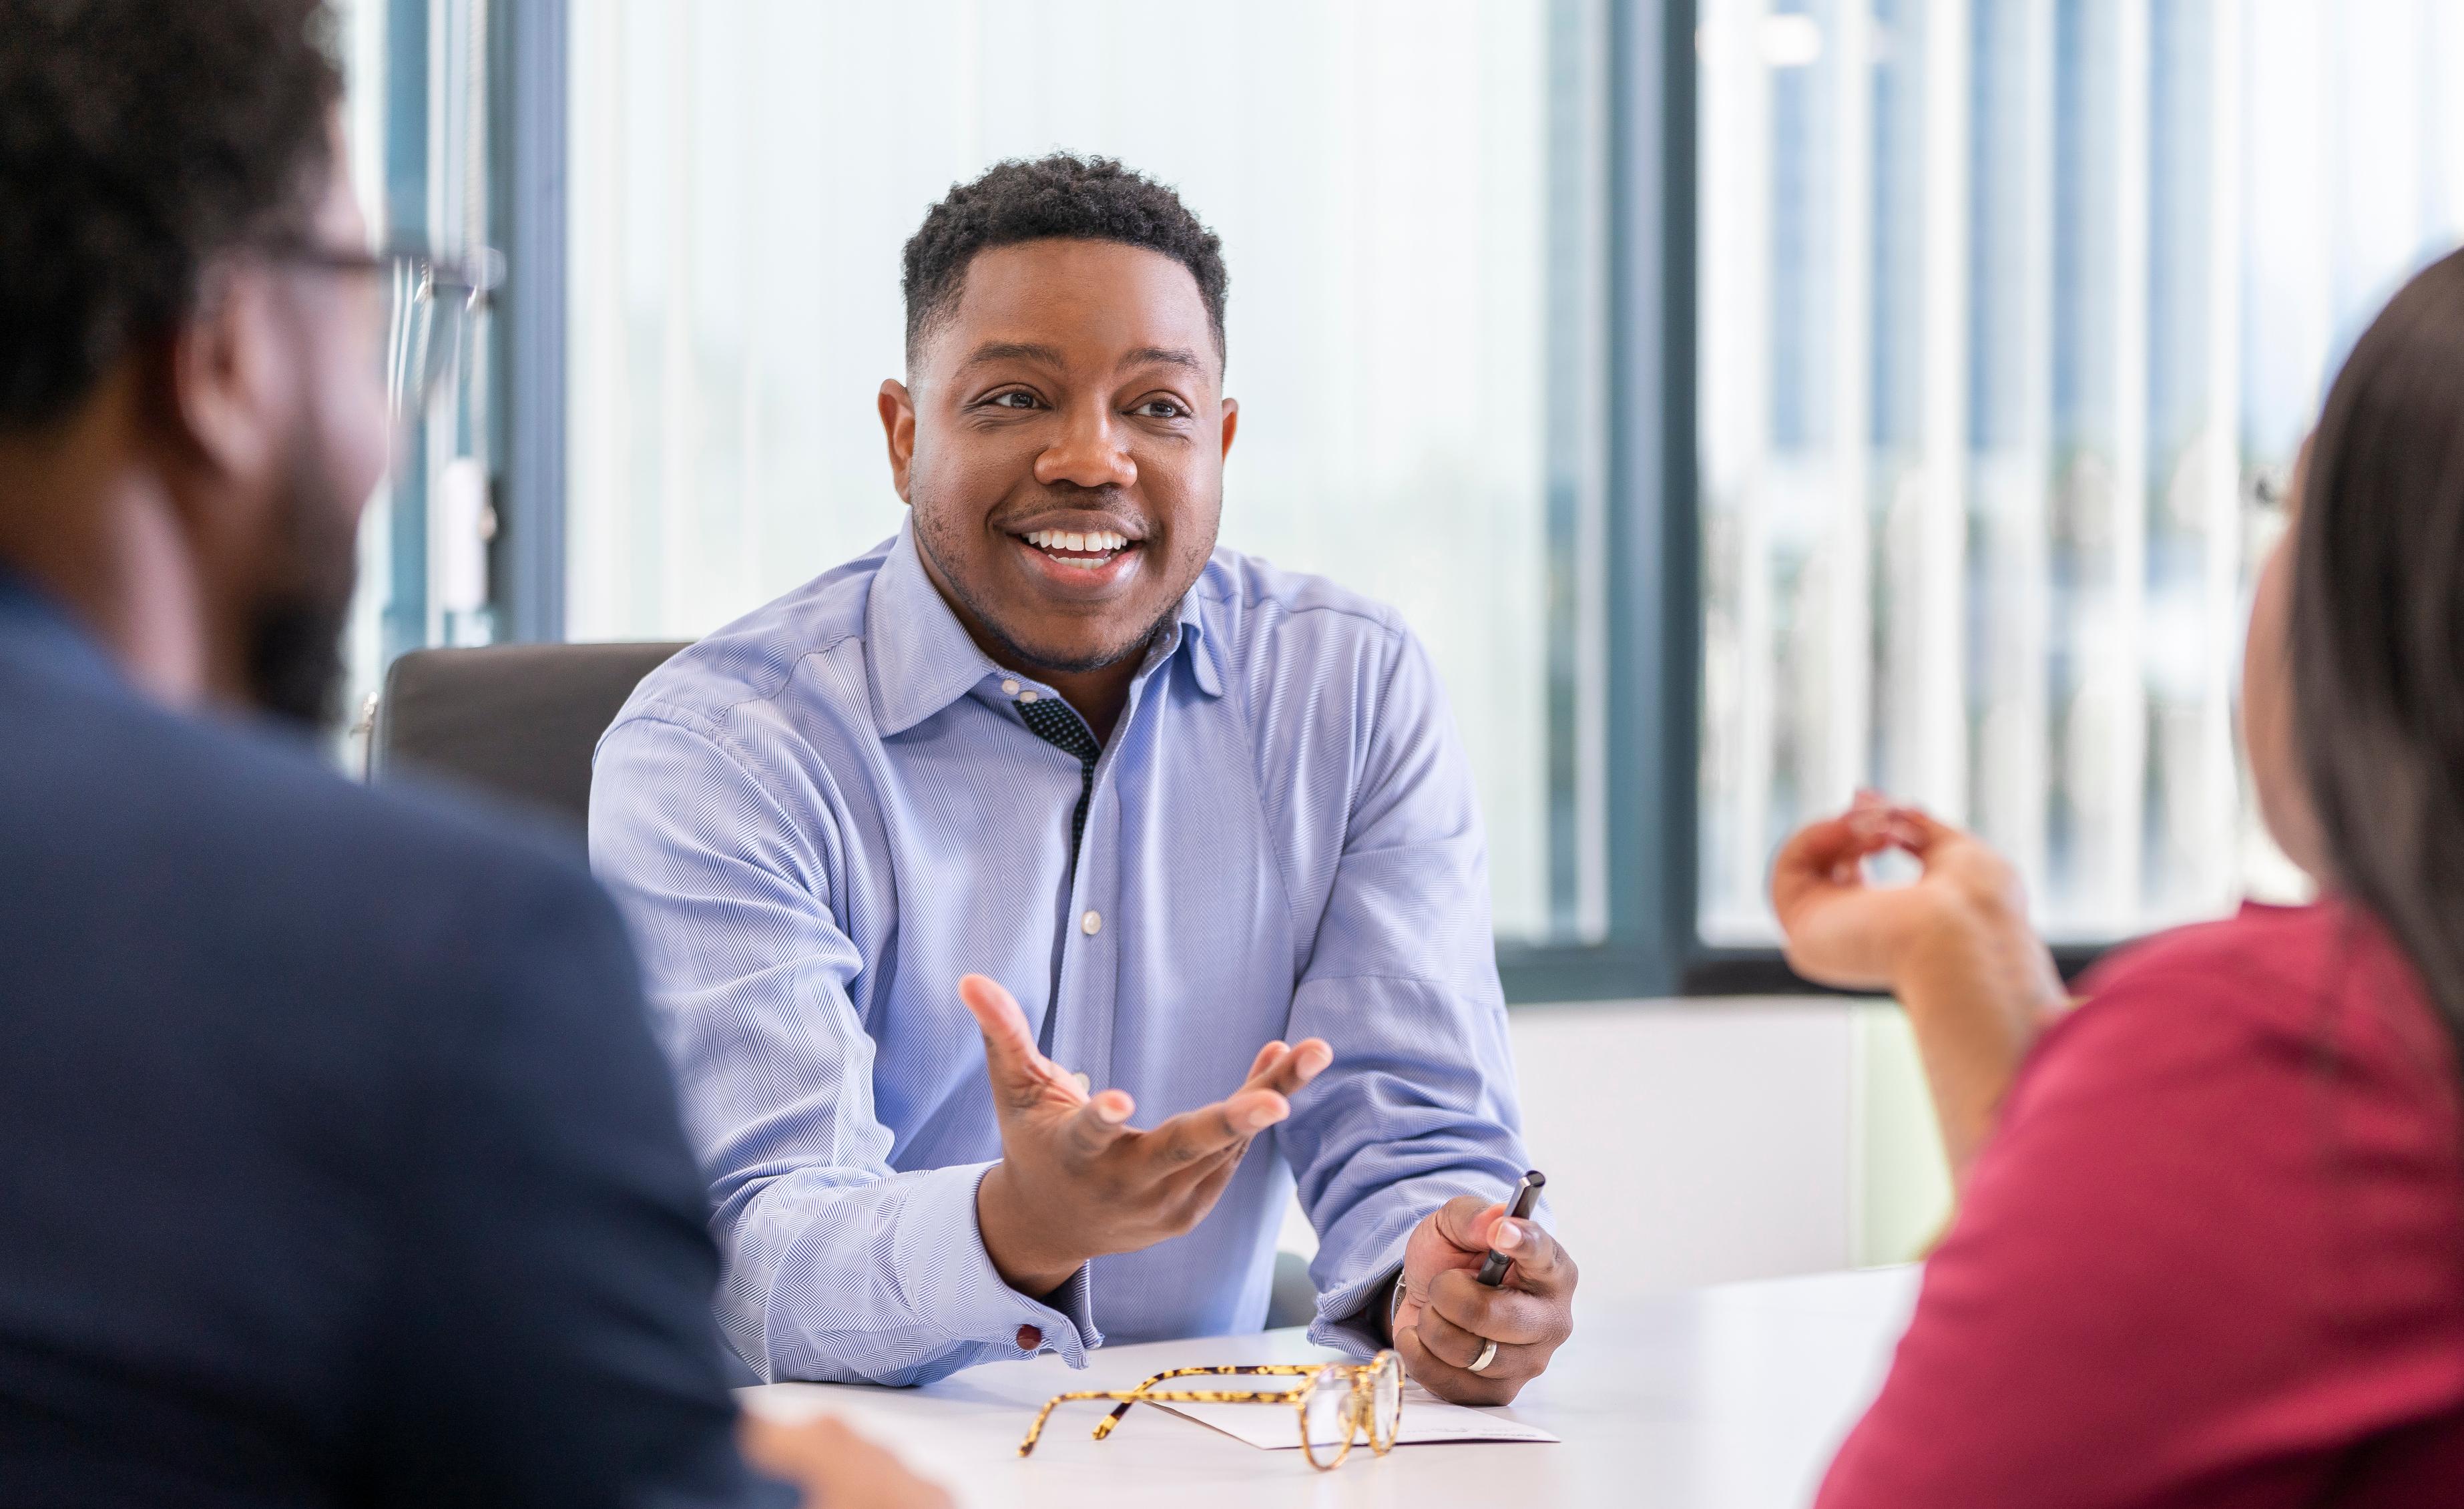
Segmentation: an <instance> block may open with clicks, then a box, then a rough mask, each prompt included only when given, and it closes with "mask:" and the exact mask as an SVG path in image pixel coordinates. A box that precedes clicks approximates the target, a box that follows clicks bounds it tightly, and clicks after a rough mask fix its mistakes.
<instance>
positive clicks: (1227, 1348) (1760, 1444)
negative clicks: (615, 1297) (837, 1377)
mask: <svg viewBox="0 0 2464 1509" xmlns="http://www.w3.org/2000/svg"><path fill="white" fill-rule="evenodd" d="M1915 1295H1916V1270H1914V1269H1908V1268H1898V1269H1881V1270H1876V1271H1873V1272H1869V1273H1857V1274H1833V1275H1823V1276H1816V1277H1812V1278H1787V1279H1775V1280H1771V1281H1769V1282H1764V1283H1750V1284H1729V1285H1724V1286H1722V1287H1719V1288H1713V1289H1702V1290H1695V1291H1692V1292H1690V1293H1685V1294H1678V1295H1670V1296H1666V1297H1662V1298H1652V1299H1643V1300H1639V1301H1635V1302H1632V1303H1627V1304H1601V1305H1593V1306H1586V1305H1584V1304H1583V1303H1582V1302H1581V1301H1580V1299H1579V1298H1578V1299H1577V1301H1576V1307H1575V1332H1574V1339H1573V1342H1572V1343H1569V1344H1568V1345H1567V1347H1566V1349H1565V1350H1563V1351H1561V1352H1560V1353H1558V1354H1557V1361H1556V1365H1555V1367H1554V1368H1552V1369H1551V1371H1550V1373H1549V1374H1548V1375H1547V1376H1546V1377H1544V1378H1542V1379H1540V1380H1539V1381H1538V1382H1536V1383H1534V1384H1533V1385H1531V1387H1529V1388H1527V1389H1525V1390H1524V1392H1523V1397H1522V1398H1521V1399H1520V1400H1518V1401H1517V1402H1516V1403H1515V1404H1514V1405H1513V1406H1512V1407H1511V1408H1510V1409H1508V1410H1507V1413H1510V1414H1511V1415H1512V1416H1513V1417H1514V1418H1516V1419H1518V1420H1527V1421H1529V1422H1530V1423H1532V1424H1534V1425H1537V1426H1540V1427H1542V1428H1543V1429H1545V1430H1548V1431H1551V1432H1553V1433H1555V1434H1556V1435H1559V1436H1562V1437H1563V1438H1564V1441H1563V1444H1561V1445H1556V1446H1537V1445H1518V1446H1505V1445H1498V1446H1485V1445H1443V1446H1419V1447H1409V1446H1406V1447H1398V1448H1397V1449H1396V1450H1395V1452H1394V1453H1393V1454H1390V1455H1388V1456H1386V1457H1384V1458H1379V1457H1375V1456H1373V1455H1371V1454H1369V1451H1368V1449H1367V1447H1366V1446H1362V1447H1359V1448H1356V1449H1355V1450H1354V1451H1353V1455H1352V1459H1351V1460H1350V1461H1347V1462H1346V1463H1344V1464H1343V1466H1342V1467H1340V1468H1338V1469H1336V1470H1335V1471H1333V1472H1331V1473H1319V1472H1316V1471H1314V1470H1313V1469H1311V1468H1310V1467H1309V1464H1308V1463H1307V1462H1305V1461H1303V1460H1302V1459H1301V1454H1300V1453H1298V1452H1296V1451H1293V1452H1267V1451H1262V1450H1260V1449H1258V1448H1256V1447H1252V1446H1247V1445H1243V1443H1242V1442H1240V1441H1237V1440H1235V1439H1233V1438H1232V1437H1230V1436H1228V1435H1224V1434H1222V1433H1221V1432H1219V1431H1211V1430H1209V1429H1207V1428H1206V1427H1204V1426H1201V1425H1198V1424H1195V1423H1192V1422H1190V1421H1187V1420H1182V1419H1178V1418H1176V1417H1174V1416H1172V1415H1169V1414H1166V1413H1164V1412H1162V1411H1160V1410H1156V1409H1149V1408H1146V1407H1143V1406H1141V1407H1139V1408H1138V1409H1133V1410H1132V1411H1131V1413H1130V1416H1129V1418H1128V1419H1126V1420H1124V1421H1123V1422H1122V1423H1121V1425H1120V1428H1119V1429H1118V1430H1116V1431H1114V1432H1113V1433H1112V1436H1111V1439H1110V1440H1106V1441H1101V1442H1097V1441H1094V1440H1090V1439H1089V1431H1092V1430H1093V1429H1094V1426H1095V1422H1096V1421H1097V1420H1099V1419H1101V1418H1102V1416H1103V1411H1104V1410H1105V1409H1107V1408H1109V1407H1108V1406H1104V1405H1100V1404H1073V1405H1065V1406H1063V1407H1062V1409H1059V1410H1056V1411H1055V1412H1054V1414H1053V1417H1052V1423H1051V1424H1050V1425H1049V1426H1048V1427H1046V1429H1045V1432H1044V1439H1043V1442H1042V1444H1040V1445H1038V1446H1037V1447H1036V1449H1035V1454H1034V1455H1033V1456H1032V1457H1029V1458H1027V1459H1025V1460H1023V1461H1022V1460H1020V1459H1019V1457H1018V1455H1017V1452H1018V1442H1019V1437H1020V1436H1021V1435H1022V1434H1023V1433H1024V1431H1025V1430H1026V1427H1027V1424H1028V1422H1029V1421H1031V1420H1032V1419H1033V1418H1034V1417H1035V1411H1036V1409H1038V1408H1040V1407H1041V1406H1042V1405H1043V1403H1044V1401H1045V1399H1047V1398H1049V1397H1050V1396H1051V1395H1053V1394H1056V1393H1060V1392H1063V1391H1065V1390H1068V1389H1077V1388H1128V1387H1134V1386H1135V1385H1136V1384H1137V1383H1138V1382H1139V1381H1140V1380H1141V1379H1144V1378H1146V1377H1148V1376H1149V1375H1151V1374H1153V1373H1155V1372H1159V1371H1161V1370H1162V1369H1164V1368H1166V1367H1173V1366H1180V1365H1190V1364H1196V1363H1256V1362H1289V1361H1305V1360H1308V1359H1310V1358H1314V1357H1319V1356H1329V1355H1331V1354H1326V1353H1321V1352H1319V1351H1318V1350H1317V1349H1315V1348H1313V1347H1311V1346H1310V1345H1309V1343H1308V1342H1307V1341H1306V1340H1304V1339H1303V1337H1302V1335H1301V1333H1300V1332H1298V1331H1269V1332H1266V1333H1265V1334H1264V1335H1262V1336H1245V1337H1221V1338H1215V1339H1211V1340H1203V1341H1190V1342H1158V1343H1150V1344H1147V1345H1143V1346H1121V1347H1110V1348H1107V1349H1105V1350H1103V1351H1101V1352H1098V1353H1096V1354H1095V1356H1094V1357H1093V1359H1091V1361H1090V1365H1089V1366H1088V1368H1087V1369H1086V1370H1085V1371H1084V1372H1072V1371H1071V1370H1070V1369H1069V1368H1068V1367H1067V1365H1064V1364H1063V1363H1062V1362H1061V1361H1060V1360H1059V1359H1058V1358H1054V1357H1039V1358H1034V1359H1031V1360H1029V1361H1026V1362H1018V1363H993V1364H988V1365H984V1366H981V1367H977V1368H972V1369H970V1370H968V1371H966V1372H963V1373H960V1374H958V1375H957V1377H955V1378H950V1379H946V1380H944V1381H942V1382H941V1383H938V1384H934V1385H932V1386H930V1387H923V1388H912V1389H892V1388H870V1387H851V1386H842V1385H829V1384H774V1385H771V1386H769V1387H760V1388H748V1389H745V1390H743V1398H744V1403H745V1405H746V1407H747V1408H748V1409H757V1410H759V1411H760V1412H763V1413H765V1414H773V1415H778V1416H782V1417H793V1416H796V1415H801V1414H808V1413H811V1412H813V1411H816V1410H828V1411H830V1412H833V1413H836V1414H840V1415H843V1416H845V1417H846V1418H847V1419H848V1420H850V1421H852V1422H853V1423H855V1424H857V1425H858V1426H860V1427H862V1428H864V1429H865V1430H867V1431H869V1432H871V1433H872V1434H873V1435H874V1436H875V1437H877V1438H879V1439H881V1440H883V1441H886V1442H888V1443H890V1444H891V1445H892V1446H893V1447H894V1448H895V1449H896V1450H897V1451H898V1453H899V1454H900V1455H902V1456H904V1457H905V1458H906V1459H907V1461H908V1463H909V1465H910V1466H913V1467H914V1468H915V1469H916V1470H918V1471H920V1472H923V1473H926V1474H928V1475H930V1476H934V1477H936V1478H938V1479H939V1480H940V1481H941V1482H943V1483H944V1484H946V1485H947V1486H948V1487H949V1488H950V1489H951V1491H952V1493H953V1495H954V1496H955V1497H957V1499H958V1500H959V1502H961V1503H962V1504H966V1505H970V1506H976V1505H980V1506H984V1509H991V1506H994V1505H1017V1506H1020V1509H1033V1506H1039V1505H1053V1506H1061V1505H1067V1506H1068V1509H1101V1506H1107V1505H1122V1506H1136V1509H1218V1506H1221V1509H1253V1506H1257V1505H1262V1504H1295V1503H1305V1504H1322V1505H1353V1504H1358V1505H1377V1506H1380V1509H1405V1506H1421V1505H1432V1506H1434V1505H1456V1504H1481V1505H1499V1506H1511V1509H1552V1506H1556V1505H1570V1506H1572V1505H1591V1504H1601V1505H1618V1506H1623V1509H1661V1506H1669V1509H1676V1506H1683V1509H1784V1506H1789V1505H1800V1504H1804V1503H1807V1502H1810V1501H1811V1499H1812V1498H1813V1495H1814V1489H1815V1485H1816V1484H1817V1483H1818V1482H1819V1481H1820V1480H1821V1475H1822V1468H1823V1465H1824V1464H1825V1463H1826V1462H1828V1461H1829V1460H1830V1457H1831V1454H1832V1452H1833V1450H1834V1449H1835V1448H1836V1447H1837V1444H1838V1441H1839V1437H1840V1436H1841V1434H1842V1433H1843V1432H1844V1431H1846V1430H1847V1428H1848V1426H1849V1424H1850V1423H1851V1422H1852V1421H1854V1420H1855V1418H1856V1416H1857V1414H1858V1413H1859V1411H1860V1410H1861V1409H1863V1408H1864V1405H1865V1403H1866V1401H1867V1400H1868V1399H1870V1398H1871V1397H1872V1395H1873V1392H1874V1389H1875V1387H1877V1386H1878V1385H1879V1384H1880V1383H1881V1376H1882V1372H1883V1369H1884V1368H1885V1367H1886V1366H1887V1365H1888V1364H1889V1361H1890V1350H1891V1346H1892V1343H1894V1342H1895V1341H1896V1340H1897V1339H1898V1337H1899V1334H1900V1331H1901V1329H1902V1328H1903V1326H1904V1325H1905V1324H1906V1320H1907V1315H1908V1310H1909V1307H1910V1305H1911V1304H1912V1303H1913V1301H1914V1299H1915ZM1260 1408H1267V1407H1265V1406H1261V1407H1260Z"/></svg>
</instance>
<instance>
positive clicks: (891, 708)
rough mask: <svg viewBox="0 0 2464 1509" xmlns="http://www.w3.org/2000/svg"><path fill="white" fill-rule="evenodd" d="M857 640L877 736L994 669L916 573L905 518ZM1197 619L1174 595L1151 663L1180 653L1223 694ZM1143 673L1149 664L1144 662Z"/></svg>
mask: <svg viewBox="0 0 2464 1509" xmlns="http://www.w3.org/2000/svg"><path fill="white" fill-rule="evenodd" d="M864 613H865V638H866V639H867V641H868V642H869V645H870V654H869V659H870V662H871V670H872V721H873V725H874V726H875V727H877V728H878V729H880V731H881V734H882V737H884V738H891V737H894V736H896V735H899V734H903V733H905V732H906V731H907V730H909V729H911V728H913V727H914V726H915V725H916V724H917V723H920V722H922V721H924V720H926V719H928V718H930V717H932V716H933V715H934V714H935V713H937V712H939V711H940V710H941V709H943V708H945V707H947V706H949V705H950V704H951V703H952V702H955V701H957V699H959V698H961V697H964V696H966V695H967V694H968V693H969V692H971V691H973V690H974V689H975V688H976V687H977V686H978V685H979V684H980V683H981V682H982V681H983V679H984V678H985V677H989V676H999V675H1001V674H1002V672H1001V667H1000V666H998V665H995V664H994V663H993V660H992V657H991V656H989V655H985V654H984V653H983V651H982V650H981V649H979V648H978V647H977V644H976V641H975V639H974V637H973V636H971V635H970V634H969V633H968V632H967V626H966V625H964V624H962V623H960V622H958V615H957V613H956V612H954V611H952V610H951V608H950V605H949V604H948V603H947V602H946V601H944V600H943V599H942V596H941V589H940V588H937V587H935V586H934V585H933V579H932V578H931V577H930V576H927V575H926V574H925V572H924V562H923V560H922V558H921V557H920V556H918V555H917V554H916V544H915V527H914V522H913V520H912V519H910V520H909V521H905V522H902V523H901V524H900V525H899V527H898V540H897V543H896V544H892V545H891V547H890V554H889V555H888V556H887V557H886V558H884V559H883V561H882V563H881V569H880V570H878V571H876V572H875V573H873V578H872V592H871V595H870V597H869V599H868V600H867V601H866V603H865V609H864ZM1208 639H1209V635H1208V634H1207V633H1206V632H1205V620H1204V618H1203V617H1202V615H1201V614H1200V611H1199V596H1198V591H1197V589H1196V588H1191V589H1190V590H1189V591H1187V592H1184V593H1182V594H1181V599H1180V608H1179V610H1178V611H1177V613H1176V614H1175V615H1174V622H1173V643H1172V644H1171V645H1170V646H1169V647H1168V648H1167V649H1166V650H1165V651H1164V652H1163V654H1162V655H1157V656H1155V664H1156V665H1159V664H1161V663H1162V662H1163V661H1164V660H1167V659H1169V658H1171V656H1172V655H1175V654H1178V653H1182V652H1186V653H1187V654H1188V656H1189V666H1190V671H1191V673H1192V675H1193V677H1194V678H1195V679H1196V680H1197V682H1198V688H1199V691H1201V692H1203V693H1205V694H1206V695H1207V696H1208V697H1221V696H1222V695H1223V683H1222V679H1221V675H1220V674H1219V672H1218V669H1217V667H1216V665H1215V663H1214V657H1213V655H1211V654H1210V653H1209V649H1208V647H1207V643H1206V642H1207V641H1208ZM1148 669H1149V670H1150V671H1151V670H1153V669H1154V666H1153V665H1151V666H1149V668H1148Z"/></svg>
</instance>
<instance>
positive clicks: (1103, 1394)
mask: <svg viewBox="0 0 2464 1509" xmlns="http://www.w3.org/2000/svg"><path fill="white" fill-rule="evenodd" d="M1135 1397H1136V1396H1135V1395H1134V1394H1124V1393H1121V1392H1119V1391H1118V1390H1115V1389H1110V1388H1096V1389H1089V1390H1087V1391H1085V1392H1082V1393H1074V1394H1054V1395H1053V1396H1052V1397H1051V1398H1049V1399H1047V1400H1045V1402H1044V1408H1043V1409H1039V1410H1037V1411H1036V1413H1035V1423H1034V1424H1033V1425H1030V1426H1028V1427H1027V1428H1026V1439H1025V1440H1023V1441H1021V1442H1019V1443H1018V1454H1019V1455H1021V1456H1024V1455H1026V1454H1028V1453H1030V1452H1032V1451H1034V1450H1035V1443H1036V1442H1037V1441H1039V1440H1041V1439H1042V1438H1043V1436H1044V1422H1045V1421H1046V1420H1049V1419H1051V1418H1052V1411H1053V1410H1055V1409H1060V1408H1061V1407H1062V1406H1063V1405H1066V1404H1071V1403H1074V1402H1076V1401H1078V1400H1081V1399H1120V1400H1123V1401H1128V1400H1131V1399H1134V1398H1135ZM1123 1408H1127V1405H1126V1403H1125V1404H1124V1406H1123ZM1096 1438H1097V1439H1098V1440H1101V1439H1102V1438H1103V1437H1102V1432H1101V1431H1098V1432H1097V1435H1096Z"/></svg>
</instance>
